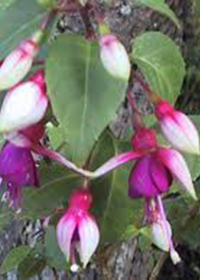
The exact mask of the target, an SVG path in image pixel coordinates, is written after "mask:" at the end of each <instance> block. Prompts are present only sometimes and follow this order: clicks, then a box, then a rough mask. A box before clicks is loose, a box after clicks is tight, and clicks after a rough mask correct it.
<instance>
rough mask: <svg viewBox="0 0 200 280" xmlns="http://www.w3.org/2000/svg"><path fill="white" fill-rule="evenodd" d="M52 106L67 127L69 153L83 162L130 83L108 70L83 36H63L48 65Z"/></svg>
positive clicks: (52, 49)
mask: <svg viewBox="0 0 200 280" xmlns="http://www.w3.org/2000/svg"><path fill="white" fill-rule="evenodd" d="M46 74H47V86H48V92H49V94H50V99H51V102H52V107H53V110H54V113H55V115H56V117H57V118H58V121H59V122H60V124H61V126H62V127H63V130H64V134H65V137H66V142H67V145H68V154H69V155H70V156H71V158H72V160H73V161H75V162H78V163H83V162H84V161H85V160H86V159H87V157H88V156H89V154H90V152H91V150H92V148H93V145H94V143H95V141H96V140H97V139H98V137H99V136H100V134H101V132H102V131H103V130H104V128H105V127H106V126H107V125H108V123H109V122H110V121H111V120H112V119H113V117H114V116H115V113H116V110H117V108H118V106H119V105H120V103H121V102H122V100H123V99H124V97H125V91H126V86H127V84H126V82H124V81H119V80H117V79H115V78H113V77H112V76H110V75H109V74H108V73H107V71H105V70H104V68H103V66H102V63H101V61H100V58H99V47H98V45H97V44H96V43H95V42H89V41H86V40H85V39H83V38H82V37H80V36H75V35H62V36H59V38H58V40H57V41H56V42H55V43H54V44H53V46H52V48H51V50H50V54H49V58H48V60H47V65H46Z"/></svg>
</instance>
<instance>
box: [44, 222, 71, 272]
mask: <svg viewBox="0 0 200 280" xmlns="http://www.w3.org/2000/svg"><path fill="white" fill-rule="evenodd" d="M45 255H46V259H47V263H48V265H50V266H51V267H54V268H56V270H65V269H66V266H67V263H66V259H65V257H64V254H63V253H62V252H61V250H60V248H59V246H58V242H57V236H56V230H55V228H54V227H53V226H49V227H48V228H47V231H46V234H45Z"/></svg>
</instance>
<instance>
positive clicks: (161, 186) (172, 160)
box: [90, 128, 197, 199]
mask: <svg viewBox="0 0 200 280" xmlns="http://www.w3.org/2000/svg"><path fill="white" fill-rule="evenodd" d="M132 146H133V151H130V152H126V153H123V154H120V155H117V156H115V157H113V158H112V159H110V160H109V161H108V162H106V163H105V164H103V165H102V166H101V167H100V168H98V169H97V170H95V171H94V172H93V173H92V175H91V176H90V177H93V178H98V177H100V176H103V175H104V174H106V173H108V172H110V171H112V170H113V169H115V168H117V167H119V166H120V165H123V164H125V163H126V162H129V161H133V160H137V161H136V164H135V165H134V167H133V169H132V171H131V174H130V177H129V191H128V193H129V196H130V197H132V198H137V197H147V198H148V197H152V196H156V195H159V194H162V193H164V192H167V191H168V190H169V188H170V186H171V184H172V179H173V178H175V179H177V180H178V181H179V182H180V183H181V185H182V186H183V187H184V189H185V190H186V191H187V192H188V193H189V194H190V195H191V196H192V197H193V198H194V199H197V197H196V194H195V190H194V186H193V183H192V178H191V175H190V172H189V169H188V166H187V163H186V161H185V160H184V158H183V156H182V155H181V154H180V153H179V152H178V151H176V150H174V149H172V148H165V147H160V146H159V145H158V143H157V140H156V134H155V132H154V131H153V130H152V129H149V128H141V129H139V130H138V131H136V132H135V134H134V137H133V139H132Z"/></svg>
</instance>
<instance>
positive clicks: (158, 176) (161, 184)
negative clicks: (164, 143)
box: [150, 156, 172, 193]
mask: <svg viewBox="0 0 200 280" xmlns="http://www.w3.org/2000/svg"><path fill="white" fill-rule="evenodd" d="M150 174H151V178H152V181H153V182H154V184H155V186H156V187H157V189H158V190H160V192H161V193H163V192H166V191H168V189H169V187H170V186H171V184H172V175H171V173H170V171H169V170H168V169H167V168H166V167H165V166H164V165H163V164H162V163H161V162H159V161H157V160H156V158H155V157H153V156H152V158H151V164H150Z"/></svg>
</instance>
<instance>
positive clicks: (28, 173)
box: [0, 143, 39, 209]
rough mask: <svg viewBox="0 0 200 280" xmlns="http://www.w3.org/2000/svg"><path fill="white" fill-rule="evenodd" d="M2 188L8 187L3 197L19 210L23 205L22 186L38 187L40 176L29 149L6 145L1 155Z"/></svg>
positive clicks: (0, 173)
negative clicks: (3, 186)
mask: <svg viewBox="0 0 200 280" xmlns="http://www.w3.org/2000/svg"><path fill="white" fill-rule="evenodd" d="M0 177H1V186H2V185H3V184H5V185H7V190H6V191H5V193H4V195H3V200H4V201H6V202H7V203H8V205H9V207H12V208H14V209H19V208H20V207H21V204H22V186H38V185H39V181H38V174H37V169H36V166H35V162H34V159H33V156H32V154H31V152H30V150H29V149H26V148H20V147H16V146H15V145H13V144H11V143H7V144H5V146H4V147H3V149H2V150H1V153H0Z"/></svg>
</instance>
